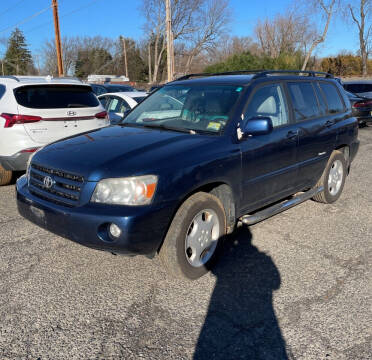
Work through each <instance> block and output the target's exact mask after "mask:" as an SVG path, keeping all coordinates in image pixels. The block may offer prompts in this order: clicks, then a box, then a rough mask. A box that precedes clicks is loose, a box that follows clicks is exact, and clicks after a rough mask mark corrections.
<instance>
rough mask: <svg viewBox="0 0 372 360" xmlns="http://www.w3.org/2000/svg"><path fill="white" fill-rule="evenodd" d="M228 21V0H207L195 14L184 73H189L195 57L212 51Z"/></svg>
mask: <svg viewBox="0 0 372 360" xmlns="http://www.w3.org/2000/svg"><path fill="white" fill-rule="evenodd" d="M229 20H230V11H229V2H228V0H207V1H206V2H205V4H204V6H202V7H201V8H199V11H198V13H197V18H196V21H195V29H194V31H193V32H192V34H191V39H190V41H189V44H190V46H189V50H188V54H187V61H186V67H185V72H186V73H188V72H189V71H190V67H191V64H192V62H193V60H194V58H195V56H197V55H199V54H200V53H201V52H202V51H203V50H205V51H207V52H208V51H213V50H214V49H215V47H216V45H217V42H218V40H219V39H220V38H221V37H222V35H223V34H224V33H225V31H226V26H227V24H228V22H229Z"/></svg>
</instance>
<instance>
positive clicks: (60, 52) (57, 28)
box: [52, 0, 63, 76]
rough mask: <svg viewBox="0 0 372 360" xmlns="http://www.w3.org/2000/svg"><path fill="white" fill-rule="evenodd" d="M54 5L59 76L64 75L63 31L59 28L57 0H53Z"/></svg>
mask: <svg viewBox="0 0 372 360" xmlns="http://www.w3.org/2000/svg"><path fill="white" fill-rule="evenodd" d="M52 7H53V16H54V31H55V38H56V39H55V40H56V50H57V64H58V76H63V61H62V46H61V32H60V29H59V17H58V3H57V0H52Z"/></svg>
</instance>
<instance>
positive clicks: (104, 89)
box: [89, 84, 136, 96]
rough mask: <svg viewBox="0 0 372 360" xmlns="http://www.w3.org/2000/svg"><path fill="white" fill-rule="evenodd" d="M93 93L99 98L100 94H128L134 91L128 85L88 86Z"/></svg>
mask: <svg viewBox="0 0 372 360" xmlns="http://www.w3.org/2000/svg"><path fill="white" fill-rule="evenodd" d="M89 85H90V86H91V87H92V89H93V92H94V93H95V94H96V95H97V96H99V95H102V94H107V93H113V92H129V91H136V90H135V89H134V88H133V87H132V86H130V85H122V84H89Z"/></svg>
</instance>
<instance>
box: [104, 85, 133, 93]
mask: <svg viewBox="0 0 372 360" xmlns="http://www.w3.org/2000/svg"><path fill="white" fill-rule="evenodd" d="M106 88H107V90H109V91H110V92H127V91H134V89H133V88H132V87H131V86H125V85H106Z"/></svg>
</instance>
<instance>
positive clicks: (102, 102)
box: [99, 96, 109, 109]
mask: <svg viewBox="0 0 372 360" xmlns="http://www.w3.org/2000/svg"><path fill="white" fill-rule="evenodd" d="M108 100H109V99H108V98H107V96H102V97H101V98H99V102H100V103H101V104H102V106H103V107H104V108H105V109H107V108H106V105H107V102H108Z"/></svg>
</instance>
